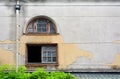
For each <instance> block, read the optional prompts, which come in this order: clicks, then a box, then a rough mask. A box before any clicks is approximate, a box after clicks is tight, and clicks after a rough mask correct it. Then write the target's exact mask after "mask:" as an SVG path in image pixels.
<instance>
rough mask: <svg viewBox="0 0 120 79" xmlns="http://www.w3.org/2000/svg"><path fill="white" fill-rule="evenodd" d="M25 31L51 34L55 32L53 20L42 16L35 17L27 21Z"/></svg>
mask: <svg viewBox="0 0 120 79" xmlns="http://www.w3.org/2000/svg"><path fill="white" fill-rule="evenodd" d="M26 33H43V34H52V33H57V32H56V26H55V24H54V23H53V21H51V20H49V19H47V18H44V17H37V18H35V19H33V20H31V21H30V22H29V23H28V26H27V28H26Z"/></svg>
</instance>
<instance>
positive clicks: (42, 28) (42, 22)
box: [37, 20, 46, 33]
mask: <svg viewBox="0 0 120 79" xmlns="http://www.w3.org/2000/svg"><path fill="white" fill-rule="evenodd" d="M37 31H38V32H40V33H46V20H38V22H37Z"/></svg>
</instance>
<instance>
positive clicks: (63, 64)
mask: <svg viewBox="0 0 120 79" xmlns="http://www.w3.org/2000/svg"><path fill="white" fill-rule="evenodd" d="M27 43H32V44H43V43H46V44H47V43H48V44H52V43H57V44H58V63H59V66H58V69H67V66H68V65H70V64H72V63H73V62H75V61H76V60H77V58H78V57H83V56H84V57H86V58H88V59H91V58H92V53H91V52H89V51H84V50H80V49H79V48H78V46H77V44H69V43H64V42H63V38H62V36H61V35H51V36H47V35H46V36H42V35H41V36H27V35H23V36H22V37H21V39H20V51H21V55H23V56H25V53H26V44H27Z"/></svg>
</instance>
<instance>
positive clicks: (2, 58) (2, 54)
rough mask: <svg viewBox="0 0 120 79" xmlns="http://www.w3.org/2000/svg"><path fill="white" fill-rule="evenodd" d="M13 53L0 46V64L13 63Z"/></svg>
mask: <svg viewBox="0 0 120 79" xmlns="http://www.w3.org/2000/svg"><path fill="white" fill-rule="evenodd" d="M14 57H15V56H14V53H13V52H11V51H8V50H5V49H2V48H0V65H3V64H12V65H13V64H15V59H14Z"/></svg>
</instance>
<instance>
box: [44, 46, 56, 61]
mask: <svg viewBox="0 0 120 79" xmlns="http://www.w3.org/2000/svg"><path fill="white" fill-rule="evenodd" d="M42 54H43V55H42V56H43V57H44V60H43V61H42V62H44V63H55V62H56V47H55V46H43V47H42Z"/></svg>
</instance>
